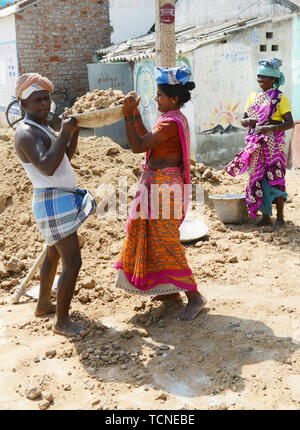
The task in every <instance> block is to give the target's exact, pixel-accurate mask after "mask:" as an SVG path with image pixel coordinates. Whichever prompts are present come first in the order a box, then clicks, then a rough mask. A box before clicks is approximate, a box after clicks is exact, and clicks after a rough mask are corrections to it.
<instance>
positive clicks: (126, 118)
mask: <svg viewBox="0 0 300 430" xmlns="http://www.w3.org/2000/svg"><path fill="white" fill-rule="evenodd" d="M140 118H141V115H135V116H134V115H132V116H125V121H126V122H134V121H137V120H139V119H140Z"/></svg>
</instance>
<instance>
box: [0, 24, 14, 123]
mask: <svg viewBox="0 0 300 430" xmlns="http://www.w3.org/2000/svg"><path fill="white" fill-rule="evenodd" d="M17 76H18V60H17V45H16V32H15V17H14V15H11V16H8V17H4V18H0V127H6V126H7V122H6V119H5V115H4V112H5V108H6V106H7V105H8V103H9V102H10V101H11V100H12V96H13V94H14V90H15V86H16V85H15V84H16V78H17Z"/></svg>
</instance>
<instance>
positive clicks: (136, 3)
mask: <svg viewBox="0 0 300 430" xmlns="http://www.w3.org/2000/svg"><path fill="white" fill-rule="evenodd" d="M109 2H110V12H109V13H110V25H111V26H112V27H113V28H114V32H113V33H112V35H111V41H112V43H120V42H126V41H127V40H129V39H133V38H135V37H138V36H142V35H144V34H146V33H147V32H148V31H149V30H150V28H151V27H152V25H153V24H154V22H155V0H109Z"/></svg>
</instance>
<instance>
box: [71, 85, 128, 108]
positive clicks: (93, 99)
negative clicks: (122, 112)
mask: <svg viewBox="0 0 300 430" xmlns="http://www.w3.org/2000/svg"><path fill="white" fill-rule="evenodd" d="M128 95H134V96H136V93H135V92H134V91H131V92H130V93H128ZM124 97H125V94H124V93H123V92H122V91H121V90H112V89H111V88H109V89H108V90H95V91H93V92H89V93H86V94H85V95H84V96H82V97H78V98H77V100H76V102H75V104H74V106H73V107H72V113H73V114H77V113H83V112H94V111H96V110H100V109H107V108H112V107H115V106H119V105H121V104H122V102H121V101H122V99H123V98H124Z"/></svg>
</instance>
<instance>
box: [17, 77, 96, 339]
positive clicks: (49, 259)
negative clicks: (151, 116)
mask: <svg viewBox="0 0 300 430" xmlns="http://www.w3.org/2000/svg"><path fill="white" fill-rule="evenodd" d="M53 90H54V87H53V84H52V82H50V81H49V80H48V79H47V78H45V77H42V76H40V75H39V74H37V73H28V74H25V75H22V76H21V77H20V78H19V79H18V81H17V87H16V96H17V98H18V99H19V100H21V105H22V107H23V108H24V110H25V119H24V120H23V121H22V122H21V123H20V124H19V126H18V128H17V130H16V135H15V149H16V152H17V154H18V157H19V160H20V162H21V164H22V166H23V168H24V170H25V172H26V174H27V176H28V177H29V179H30V180H31V182H32V184H33V187H34V192H33V204H32V208H33V212H34V216H35V219H36V222H37V225H38V227H39V230H40V232H41V234H42V236H43V238H44V239H45V241H46V243H47V245H48V246H47V254H46V257H45V259H44V261H43V263H42V265H41V268H40V292H39V299H38V302H37V307H36V310H35V315H36V316H42V315H46V314H49V313H54V312H55V318H54V323H53V331H54V333H57V334H62V335H65V336H76V335H78V334H80V332H82V330H86V329H85V328H84V327H82V326H80V325H78V324H76V323H74V322H73V321H71V319H70V316H69V308H70V303H71V300H72V297H73V293H74V289H75V283H76V279H77V276H78V273H79V270H80V267H81V252H80V247H79V243H78V237H77V229H78V228H79V227H80V225H81V224H82V223H83V222H84V221H85V219H86V218H87V217H88V216H89V215H90V214H91V213H92V212H93V211H94V209H95V201H94V199H93V197H92V196H91V194H90V193H89V192H88V191H86V190H79V189H78V188H77V184H76V177H75V174H74V172H73V169H72V167H71V164H70V160H71V158H72V157H73V155H74V153H75V151H76V147H77V143H78V135H79V130H80V128H79V127H78V126H77V121H76V120H75V119H74V118H68V117H67V115H63V119H62V124H61V130H60V133H59V136H58V137H56V136H55V134H54V132H53V131H52V129H51V128H50V127H49V126H48V124H47V117H48V114H49V112H50V105H51V99H50V94H51V93H52V92H53ZM59 258H61V260H62V273H61V275H60V277H59V280H58V284H57V295H56V306H54V305H53V304H52V302H51V288H52V284H53V281H54V278H55V274H56V270H57V265H58V261H59Z"/></svg>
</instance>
